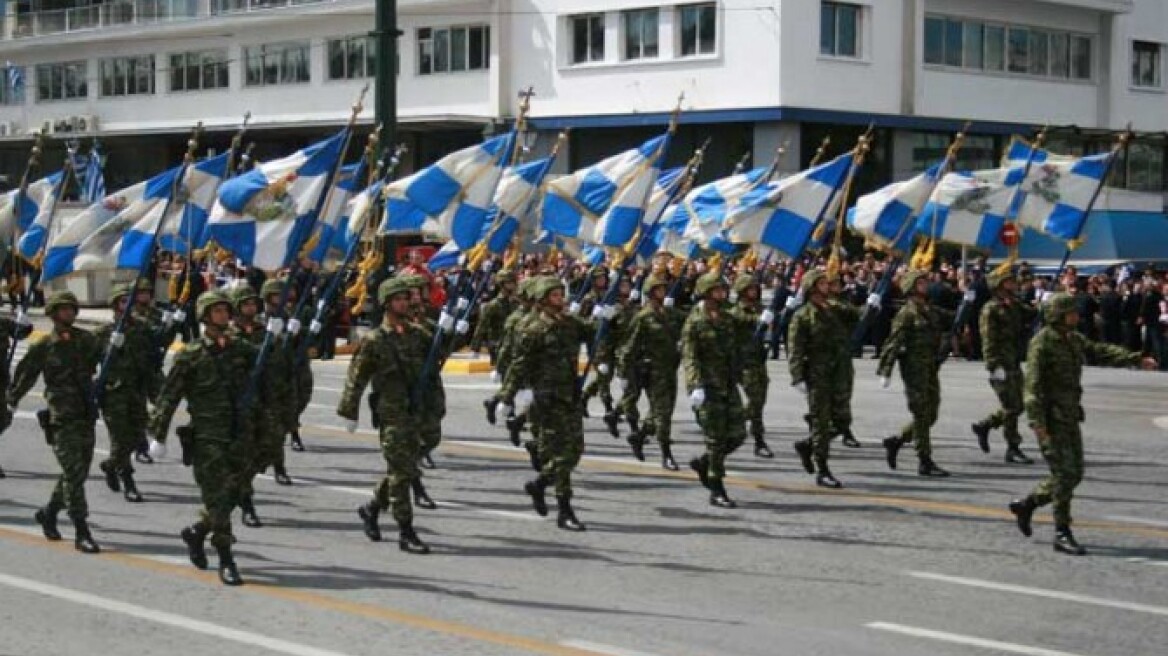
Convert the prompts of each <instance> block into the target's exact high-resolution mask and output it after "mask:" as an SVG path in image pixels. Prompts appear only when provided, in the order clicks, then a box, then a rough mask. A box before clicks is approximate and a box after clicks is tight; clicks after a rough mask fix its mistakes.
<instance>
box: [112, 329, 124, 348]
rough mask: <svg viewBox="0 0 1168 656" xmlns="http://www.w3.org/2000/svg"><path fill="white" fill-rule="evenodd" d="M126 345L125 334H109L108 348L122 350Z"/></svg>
mask: <svg viewBox="0 0 1168 656" xmlns="http://www.w3.org/2000/svg"><path fill="white" fill-rule="evenodd" d="M125 343H126V333H119V332H113V333H110V346H112V347H114V348H122V346H123V345H124V344H125Z"/></svg>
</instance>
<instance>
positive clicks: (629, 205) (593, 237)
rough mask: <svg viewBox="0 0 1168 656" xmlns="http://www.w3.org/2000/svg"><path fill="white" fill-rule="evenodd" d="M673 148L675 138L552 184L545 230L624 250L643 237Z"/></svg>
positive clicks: (644, 146) (655, 141)
mask: <svg viewBox="0 0 1168 656" xmlns="http://www.w3.org/2000/svg"><path fill="white" fill-rule="evenodd" d="M668 148H669V134H668V133H666V134H664V135H661V136H660V137H656V138H654V139H650V140H649V141H646V142H645V143H643V144H641V146H640V148H635V149H633V150H628V151H625V152H623V153H621V154H619V155H615V156H613V157H609V158H608V159H606V160H604V161H602V162H600V163H599V164H595V165H593V166H590V167H588V168H586V169H582V170H580V171H576V172H575V173H573V174H571V175H567V176H564V177H562V178H559V179H557V180H553V181H552V182H550V183H548V185H547V193H546V194H545V195H544V201H543V228H544V229H545V230H549V231H551V232H553V233H555V234H557V235H562V236H564V237H569V238H572V239H579V240H581V241H584V242H587V243H591V244H598V245H601V246H624V245H625V244H627V243H628V242H629V240H630V239H632V238H633V236H634V235H635V234H636V232H637V228H638V227H640V225H641V222H642V220H643V218H644V216H645V205H646V204H647V200H648V198H649V193H650V192H651V191H652V186H653V184H654V182H656V180H657V176H658V172H659V170H660V167H661V162H662V160H663V159H664V156H665V152H666V150H667V149H668Z"/></svg>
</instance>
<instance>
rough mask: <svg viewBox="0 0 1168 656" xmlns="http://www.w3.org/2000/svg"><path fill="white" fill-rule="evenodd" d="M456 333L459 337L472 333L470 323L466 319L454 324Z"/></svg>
mask: <svg viewBox="0 0 1168 656" xmlns="http://www.w3.org/2000/svg"><path fill="white" fill-rule="evenodd" d="M454 332H456V333H458V334H459V335H465V334H467V333H469V332H470V322H469V321H467V320H466V319H459V320H458V323H456V324H454Z"/></svg>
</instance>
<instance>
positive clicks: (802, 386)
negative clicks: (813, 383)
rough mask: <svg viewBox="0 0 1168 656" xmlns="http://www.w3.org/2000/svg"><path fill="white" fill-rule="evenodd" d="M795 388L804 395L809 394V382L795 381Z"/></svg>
mask: <svg viewBox="0 0 1168 656" xmlns="http://www.w3.org/2000/svg"><path fill="white" fill-rule="evenodd" d="M795 389H797V390H799V393H800V394H802V395H803V396H807V383H795Z"/></svg>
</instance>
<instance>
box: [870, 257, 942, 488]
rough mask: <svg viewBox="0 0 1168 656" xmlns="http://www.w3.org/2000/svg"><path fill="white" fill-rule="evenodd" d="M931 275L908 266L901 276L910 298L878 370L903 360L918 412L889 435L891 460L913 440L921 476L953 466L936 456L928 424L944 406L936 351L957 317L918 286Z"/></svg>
mask: <svg viewBox="0 0 1168 656" xmlns="http://www.w3.org/2000/svg"><path fill="white" fill-rule="evenodd" d="M927 275H928V273H927V272H924V271H909V272H908V273H906V274H905V275H904V277H903V278H902V280H901V289H902V290H903V291H904V293H905V295H906V296H907V297H908V300H907V301H906V302H905V304H904V306H903V307H901V308H900V311H899V312H897V313H896V317H895V318H894V319H893V320H892V332H891V334H889V336H888V340H887V341H885V342H884V350H883V353H881V355H880V365H879V366H878V367H877V370H876V374H877V375H878V376H882V377H885V378H887V377H890V376H891V375H892V368H893V367H894V366H895V365H896V363H897V362H899V363H900V376H901V378H902V379H903V380H904V390H905V396H906V397H907V398H908V409H909V412H910V413H912V417H913V418H912V421H911V422H909V423H908V425H906V426H905V427H904V429H902V430H901V432H900V435H899V436H893V437H890V438H888V439H886V440H885V441H884V447H885V449H886V450H887V451H888V464H889V466H891V467H893V468H894V469H895V467H896V453H897V452H898V451H899V449H900V447H901V446H902V445H903V444H906V443H908V442H912V443H913V444H914V445H915V446H916V450H917V457H918V458H919V459H920V468H919V472H920V474H921V475H922V476H948V472H946V471H945V470H943V469H941V468H940V467H938V466H937V465H936V464H935V463H934V462H933V458H932V455H933V449H932V441H931V440H930V437H929V429H931V428H932V426H933V424H935V423H936V422H937V413H938V412H939V411H940V408H941V381H940V378H939V377H938V375H937V374H938V370H939V369H940V362H939V361H938V359H937V352H938V351H939V350H940V348H941V341H942V340H943V339H945V337H946V336H947V334H948V329H947V327H948V326H950V325H951V324H952V322H953V317H952V316H948V317H946V316H945V313H944V311H942V310H940V309H939V308H936V307H934V306H932V305H931V304H930V303H929V302H928V300H927V298H925V297H923V296H921V295H920V294H918V293H916V292H915V291H914V289H915V287H916V284H917V281H918V280H922V279H925V277H926V276H927Z"/></svg>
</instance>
